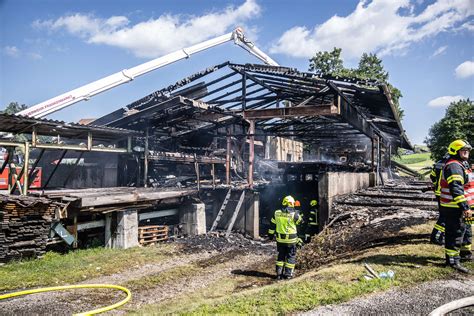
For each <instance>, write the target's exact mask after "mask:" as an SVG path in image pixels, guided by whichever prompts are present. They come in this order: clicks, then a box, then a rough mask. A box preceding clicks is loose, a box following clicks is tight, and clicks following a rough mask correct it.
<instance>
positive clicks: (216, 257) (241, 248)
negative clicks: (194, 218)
mask: <svg viewBox="0 0 474 316" xmlns="http://www.w3.org/2000/svg"><path fill="white" fill-rule="evenodd" d="M176 242H177V244H180V245H181V248H182V252H181V253H180V254H179V255H177V256H172V257H170V259H168V260H165V261H164V262H159V263H155V264H146V265H143V266H136V267H130V268H129V269H127V270H126V271H123V272H121V273H116V274H113V275H108V276H101V277H98V278H94V279H89V280H86V281H84V282H81V284H124V283H126V282H127V281H130V280H134V279H139V278H143V277H146V276H147V275H153V274H156V273H159V272H165V271H166V270H169V269H171V268H176V267H179V266H185V265H189V264H196V263H201V264H202V263H203V262H204V263H205V262H209V265H208V266H203V268H202V270H201V271H200V273H199V275H195V276H193V277H192V278H186V279H184V280H183V279H178V280H175V281H172V282H169V283H165V284H161V285H160V286H158V287H156V288H148V289H146V290H144V291H133V293H132V300H131V301H130V302H128V303H127V304H126V305H125V306H124V307H123V308H122V309H119V310H114V311H113V312H111V313H110V314H124V313H125V312H132V311H133V310H135V309H137V308H139V307H141V306H143V305H146V304H153V303H159V302H162V301H163V300H166V299H172V298H175V297H178V296H181V295H186V293H191V292H193V291H199V290H200V289H204V288H206V287H207V286H209V285H210V284H212V283H214V282H216V281H217V280H219V279H220V278H222V277H225V276H229V275H231V274H233V273H235V271H238V270H239V269H249V268H251V267H253V266H255V265H257V264H260V263H262V262H264V261H265V260H270V259H271V258H272V257H273V256H274V251H275V249H274V248H275V247H274V245H272V244H265V243H261V242H255V241H252V240H249V239H246V238H244V237H243V236H241V235H238V234H235V235H231V236H229V237H227V238H226V237H223V236H220V235H218V234H216V236H196V237H191V238H184V239H179V240H177V241H176ZM256 279H261V278H259V277H256ZM267 282H273V280H270V281H269V280H267ZM123 298H124V295H123V293H122V292H119V291H114V290H108V289H104V290H82V289H81V290H69V291H64V292H49V293H39V294H35V295H27V296H23V297H18V298H14V299H10V300H6V301H2V302H1V303H0V315H71V314H73V313H77V312H81V311H86V310H91V309H95V308H99V307H103V306H107V305H110V304H113V303H116V302H118V301H120V300H121V299H123Z"/></svg>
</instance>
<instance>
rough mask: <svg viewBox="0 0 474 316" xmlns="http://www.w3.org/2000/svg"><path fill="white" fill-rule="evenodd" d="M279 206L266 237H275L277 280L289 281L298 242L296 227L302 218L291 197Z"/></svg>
mask: <svg viewBox="0 0 474 316" xmlns="http://www.w3.org/2000/svg"><path fill="white" fill-rule="evenodd" d="M281 204H282V206H283V208H282V209H278V210H276V211H275V213H274V214H273V217H272V219H271V226H270V229H269V230H268V236H269V237H270V239H273V237H276V241H277V251H278V256H277V260H276V276H277V279H290V278H292V277H293V274H294V270H295V264H296V246H297V244H298V242H299V238H298V228H297V226H298V225H300V224H301V223H302V222H303V217H302V216H301V215H300V213H299V212H298V211H297V210H295V199H294V198H293V197H292V196H291V195H288V196H285V197H284V198H283V201H282V203H281Z"/></svg>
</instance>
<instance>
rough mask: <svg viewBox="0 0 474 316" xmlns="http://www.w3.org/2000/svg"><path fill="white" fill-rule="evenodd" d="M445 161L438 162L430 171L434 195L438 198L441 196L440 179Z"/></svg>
mask: <svg viewBox="0 0 474 316" xmlns="http://www.w3.org/2000/svg"><path fill="white" fill-rule="evenodd" d="M446 161H447V159H441V160H439V161H438V162H436V163H435V164H434V165H433V169H431V174H430V179H431V183H432V184H433V190H434V194H435V195H436V196H438V197H439V196H440V194H441V178H442V174H443V168H444V165H445V163H446Z"/></svg>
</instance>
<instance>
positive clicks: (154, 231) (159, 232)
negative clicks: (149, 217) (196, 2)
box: [138, 225, 168, 245]
mask: <svg viewBox="0 0 474 316" xmlns="http://www.w3.org/2000/svg"><path fill="white" fill-rule="evenodd" d="M167 239H168V226H162V225H151V226H141V227H138V242H139V243H140V245H145V244H151V243H156V242H158V241H165V240H167Z"/></svg>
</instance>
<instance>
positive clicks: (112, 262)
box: [0, 244, 176, 291]
mask: <svg viewBox="0 0 474 316" xmlns="http://www.w3.org/2000/svg"><path fill="white" fill-rule="evenodd" d="M175 252H176V249H175V247H174V246H173V245H172V244H160V245H158V246H156V247H143V248H139V247H135V248H130V249H126V250H120V249H108V248H102V247H101V248H92V249H85V250H77V251H71V252H70V253H68V254H64V255H61V254H58V253H54V252H48V253H47V254H46V255H45V256H44V258H42V259H36V260H23V261H18V262H12V263H9V264H6V265H3V266H0V291H6V290H12V289H23V288H31V287H39V286H51V285H65V284H73V283H77V282H80V281H84V280H87V279H91V278H94V277H98V276H102V275H110V274H113V273H117V272H121V271H124V270H126V269H130V268H133V267H139V266H141V265H143V264H146V263H156V262H160V261H163V260H165V259H168V258H169V257H170V256H172V255H173V254H174V253H175Z"/></svg>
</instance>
